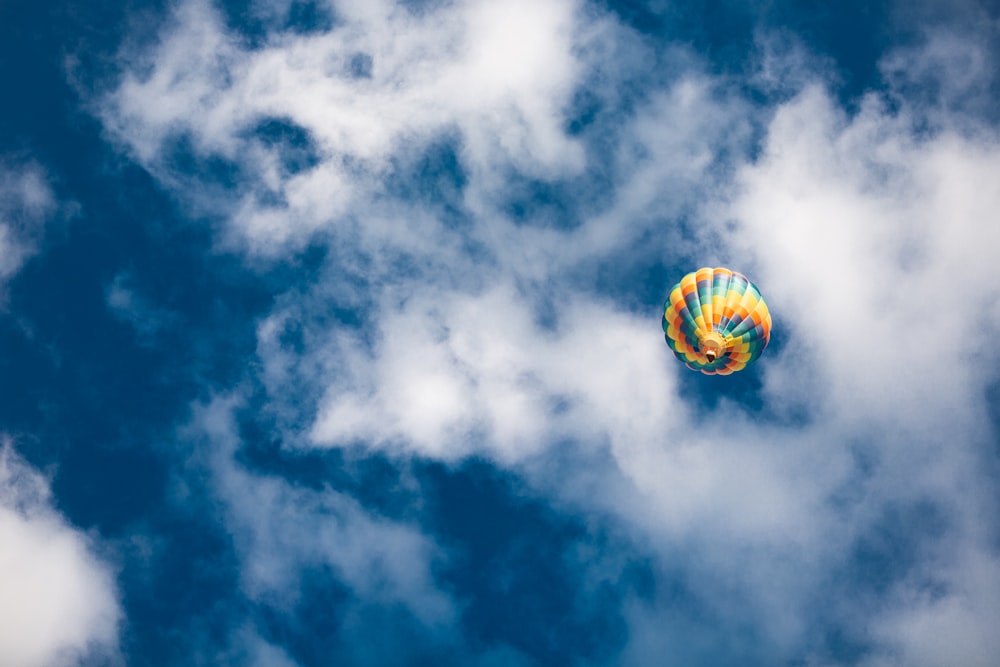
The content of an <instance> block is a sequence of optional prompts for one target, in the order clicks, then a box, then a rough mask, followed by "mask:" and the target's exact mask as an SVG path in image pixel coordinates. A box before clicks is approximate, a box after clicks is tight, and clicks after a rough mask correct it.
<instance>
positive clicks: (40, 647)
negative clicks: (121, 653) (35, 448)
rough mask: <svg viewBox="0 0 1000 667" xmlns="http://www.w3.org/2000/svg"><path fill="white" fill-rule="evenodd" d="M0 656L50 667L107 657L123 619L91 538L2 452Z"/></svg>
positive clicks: (29, 472)
mask: <svg viewBox="0 0 1000 667" xmlns="http://www.w3.org/2000/svg"><path fill="white" fill-rule="evenodd" d="M0 545H3V546H2V548H0V590H3V595H0V655H2V656H3V660H4V662H5V663H6V664H11V665H18V666H23V667H34V666H38V667H53V666H55V665H72V664H78V661H79V660H80V659H82V658H84V657H86V656H88V655H91V654H98V655H100V654H104V655H106V656H108V657H109V659H110V658H111V657H113V656H114V655H115V652H116V650H117V648H116V646H117V639H118V623H119V619H120V616H121V612H120V610H119V606H118V601H117V599H116V592H115V586H114V579H113V576H112V573H111V571H110V569H109V567H108V565H107V564H105V563H102V562H101V561H100V560H99V558H98V557H97V556H96V555H95V553H94V545H93V544H92V543H91V540H90V539H89V538H88V537H87V536H86V535H85V534H83V533H81V532H80V531H78V530H76V529H74V528H73V527H71V526H69V525H68V524H67V523H66V521H65V519H63V518H62V517H61V516H60V515H59V514H58V513H57V512H56V511H55V510H54V509H53V508H52V502H51V499H50V492H49V488H48V482H47V481H46V480H45V479H44V478H43V477H42V476H41V475H39V473H38V472H36V471H35V470H33V469H31V468H30V467H29V466H28V465H27V464H26V463H24V462H23V461H22V460H20V458H18V456H17V455H16V454H15V453H14V450H13V448H12V446H11V444H10V443H9V442H5V443H3V446H2V448H0Z"/></svg>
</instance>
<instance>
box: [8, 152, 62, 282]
mask: <svg viewBox="0 0 1000 667" xmlns="http://www.w3.org/2000/svg"><path fill="white" fill-rule="evenodd" d="M57 209H58V205H57V202H56V199H55V195H54V194H53V192H52V188H51V186H50V185H49V181H48V176H47V175H46V173H45V171H44V170H43V169H42V168H41V167H40V166H39V165H38V164H36V163H34V162H30V161H25V160H15V159H12V158H0V281H4V282H6V280H7V279H9V278H10V276H12V275H13V274H14V273H16V272H17V270H18V269H20V268H21V266H22V265H23V264H24V262H25V260H26V259H27V258H28V257H30V256H31V255H32V254H33V253H34V252H35V244H36V243H37V242H38V240H39V239H40V237H41V234H42V230H43V228H44V225H45V221H46V219H47V218H49V217H50V216H51V215H53V214H54V213H55V212H56V211H57Z"/></svg>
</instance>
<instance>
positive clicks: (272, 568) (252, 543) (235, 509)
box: [190, 399, 453, 627]
mask: <svg viewBox="0 0 1000 667" xmlns="http://www.w3.org/2000/svg"><path fill="white" fill-rule="evenodd" d="M234 401H235V399H228V400H227V399H216V400H215V401H213V402H212V403H211V404H209V405H208V406H205V407H203V408H201V409H199V410H198V412H197V414H196V416H195V419H194V422H193V423H192V425H191V427H190V428H191V429H192V433H195V432H196V433H198V434H203V436H204V437H207V438H208V443H207V444H208V451H206V452H204V453H203V454H202V456H201V457H199V460H202V461H203V462H205V463H207V464H208V465H209V466H210V469H211V472H212V477H211V484H212V492H213V494H214V495H215V497H216V498H217V499H218V502H219V505H220V510H221V512H222V514H223V516H224V518H225V521H226V525H227V528H228V530H229V531H230V532H231V534H232V536H233V541H234V544H235V546H236V549H237V552H238V554H239V555H240V558H241V566H242V567H241V572H242V585H243V588H244V590H245V592H246V594H247V596H248V597H249V598H250V599H252V600H257V601H261V602H264V603H270V604H274V605H276V606H277V607H279V608H285V609H290V608H292V607H294V605H295V603H296V602H297V601H298V600H299V598H300V595H301V591H300V586H301V585H302V584H301V576H302V573H303V571H304V570H305V569H308V568H314V567H320V566H325V567H329V568H331V570H332V571H333V572H334V573H335V574H336V576H337V578H338V579H339V580H340V581H342V582H343V583H344V584H346V585H347V586H349V587H350V588H351V589H352V591H353V592H354V594H355V595H356V596H357V597H358V599H360V600H362V601H364V603H367V604H397V603H398V604H402V605H405V607H406V608H408V609H409V610H410V612H411V613H412V614H413V615H414V616H415V617H416V618H417V619H419V620H420V621H421V622H423V623H425V624H427V625H428V626H430V627H434V626H438V625H447V624H448V623H450V621H451V616H452V614H453V610H452V607H451V601H450V600H449V599H448V597H447V596H445V595H444V594H442V593H441V592H439V591H438V590H437V588H436V587H435V585H434V582H433V578H432V576H431V573H430V567H431V563H432V561H433V560H434V559H435V558H437V557H439V556H440V554H439V553H438V552H437V549H436V547H435V545H434V544H433V543H432V542H431V541H429V540H428V539H427V538H426V537H424V536H423V535H422V534H421V533H420V532H419V531H418V530H417V529H416V528H414V527H413V526H409V525H406V524H405V523H399V522H395V521H392V520H389V519H385V518H380V517H377V516H373V515H371V514H369V513H368V512H367V511H366V510H365V509H364V508H363V507H362V506H361V505H360V504H359V503H358V502H357V501H356V500H354V499H353V498H351V497H350V496H349V495H346V494H344V493H341V492H338V491H336V490H334V489H331V488H325V489H322V490H312V489H307V488H301V487H297V486H294V485H293V484H291V483H290V482H288V481H287V480H284V479H282V478H281V477H278V476H272V475H265V474H255V473H252V472H250V471H249V470H247V469H245V468H244V467H243V466H242V465H240V464H238V463H237V462H236V461H235V460H234V458H233V456H234V454H235V451H236V449H237V447H238V446H239V438H238V436H237V434H236V433H235V424H234V423H233V416H232V409H233V407H234V405H235V403H234Z"/></svg>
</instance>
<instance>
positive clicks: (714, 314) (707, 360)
mask: <svg viewBox="0 0 1000 667" xmlns="http://www.w3.org/2000/svg"><path fill="white" fill-rule="evenodd" d="M663 333H664V335H665V337H666V339H667V345H669V346H670V349H671V350H673V351H674V354H676V355H677V358H678V359H680V360H681V361H683V362H684V364H685V365H686V366H687V367H688V368H690V369H691V370H695V371H701V372H702V373H705V374H706V375H716V374H718V375H729V374H730V373H733V372H735V371H739V370H743V368H745V367H746V365H747V364H749V363H750V362H751V361H753V360H754V359H756V358H757V357H759V356H760V353H761V352H763V351H764V348H765V347H767V343H768V341H769V340H770V339H771V314H770V313H769V312H768V311H767V304H766V303H764V297H762V296H761V295H760V290H758V289H757V286H756V285H754V284H753V283H752V282H750V281H749V280H747V278H746V276H744V275H743V274H742V273H737V272H736V271H730V270H729V269H722V268H719V269H712V268H702V269H698V270H697V271H693V272H691V273H689V274H687V275H686V276H684V277H683V278H681V280H680V282H679V283H677V284H676V285H674V286H673V288H672V289H671V290H670V296H669V297H668V298H667V301H666V303H665V304H664V312H663Z"/></svg>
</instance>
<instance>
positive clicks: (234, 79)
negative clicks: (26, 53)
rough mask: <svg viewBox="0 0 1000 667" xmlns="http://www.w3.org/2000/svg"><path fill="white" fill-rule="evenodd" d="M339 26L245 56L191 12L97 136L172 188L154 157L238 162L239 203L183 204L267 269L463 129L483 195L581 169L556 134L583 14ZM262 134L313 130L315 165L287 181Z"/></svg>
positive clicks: (466, 6)
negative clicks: (174, 154)
mask: <svg viewBox="0 0 1000 667" xmlns="http://www.w3.org/2000/svg"><path fill="white" fill-rule="evenodd" d="M333 11H334V12H335V13H336V17H337V20H336V21H335V25H334V27H333V28H332V29H331V30H330V31H329V32H326V33H321V34H309V35H298V34H293V33H280V34H274V35H271V37H270V38H269V39H268V40H266V43H265V44H264V45H263V46H262V47H261V48H260V49H257V50H250V49H248V48H246V47H245V46H244V45H243V44H242V43H241V41H240V40H239V39H238V38H237V37H235V36H233V35H232V34H230V33H229V32H228V31H227V30H226V29H225V27H224V26H223V23H222V21H221V20H220V18H219V16H218V14H217V13H216V12H215V11H214V10H213V9H212V8H210V7H209V6H208V5H207V4H206V3H204V2H200V1H198V0H191V1H189V2H184V3H182V4H181V5H180V6H179V8H178V10H177V11H176V13H175V15H174V18H173V21H172V23H171V24H170V27H169V29H167V30H166V31H165V33H164V37H163V39H162V42H161V43H160V45H159V46H158V47H157V48H156V49H155V50H154V52H153V53H152V54H149V55H148V56H146V60H145V64H144V65H143V66H141V67H131V68H130V70H129V73H128V74H127V75H126V77H125V78H124V80H123V81H122V83H121V86H120V87H119V88H118V89H117V91H116V92H115V93H114V95H113V96H112V97H111V98H110V99H109V100H108V101H107V103H106V104H105V105H104V108H103V111H102V115H103V118H104V121H105V123H106V125H107V126H108V128H109V129H111V130H112V132H113V133H114V135H115V136H117V137H118V138H119V139H120V140H121V141H123V142H124V143H125V144H126V145H127V146H128V147H129V148H130V150H131V151H132V152H133V154H134V155H135V156H136V157H137V158H138V159H139V160H140V161H141V162H143V163H144V164H146V165H147V166H148V167H150V168H152V169H153V170H154V171H155V172H156V173H158V174H159V175H160V176H161V177H162V178H165V179H168V180H170V181H174V182H176V179H178V178H181V179H182V178H183V177H182V176H181V175H180V174H179V173H177V172H173V171H171V169H170V168H169V165H166V164H165V163H164V161H163V159H162V155H161V151H163V150H164V149H165V148H166V149H168V150H169V149H170V146H169V144H170V142H172V141H176V140H177V139H178V138H179V137H189V138H190V140H191V142H192V146H191V149H192V150H193V151H194V152H195V153H196V154H198V155H201V156H204V157H207V156H221V157H223V158H226V159H239V160H241V167H242V168H243V169H244V170H245V171H246V176H247V178H249V186H248V189H244V190H243V193H242V195H241V199H240V201H232V200H231V197H232V193H225V192H223V191H219V192H213V193H212V202H211V203H209V201H208V198H202V199H201V200H199V199H198V197H197V196H194V197H192V198H190V199H189V201H191V202H193V203H196V204H197V203H199V201H200V203H201V204H204V205H206V206H209V207H210V208H212V210H219V209H218V208H217V207H218V206H219V200H220V199H222V200H223V202H224V203H223V207H222V212H223V214H224V215H227V216H230V215H231V216H232V217H231V220H232V223H233V224H234V225H236V227H237V229H236V231H237V232H238V236H237V237H235V238H238V239H239V240H240V242H249V245H250V247H251V248H252V249H254V250H256V251H259V252H264V253H269V252H273V251H274V250H275V247H278V248H280V247H284V246H285V245H286V244H291V245H292V246H293V247H294V246H297V245H299V244H301V243H302V242H303V241H305V240H306V239H308V237H309V236H310V235H311V234H312V233H314V232H315V231H316V230H317V229H321V228H324V227H329V226H330V225H331V224H332V225H338V226H339V225H341V224H343V221H344V219H345V218H350V217H351V216H352V215H353V214H356V209H357V206H358V205H366V203H367V202H369V201H370V200H371V199H372V198H374V197H378V196H380V191H381V178H382V177H383V176H384V175H385V174H386V172H387V169H388V167H389V164H388V160H389V158H390V156H392V155H393V154H394V153H395V152H397V151H399V150H400V149H401V148H402V147H404V146H406V145H407V144H410V143H412V142H417V143H418V144H423V143H426V142H428V141H430V140H433V139H434V138H435V137H436V136H437V135H439V134H441V133H447V132H451V131H452V130H453V129H454V128H457V129H458V131H459V132H460V135H461V138H462V152H463V159H464V161H465V164H466V167H467V168H468V169H469V170H470V173H471V175H472V177H473V179H477V182H478V179H479V177H480V176H483V177H485V178H486V179H487V180H486V181H485V183H486V184H487V185H488V184H489V182H490V181H489V177H490V175H491V174H493V173H494V172H496V171H497V170H502V169H507V168H509V167H511V166H512V167H514V168H516V169H519V170H521V171H526V172H529V173H533V174H536V175H538V176H541V177H546V178H548V177H553V176H558V175H562V174H566V173H572V172H574V171H576V170H579V169H580V167H581V166H582V158H583V155H582V152H581V148H580V146H579V145H577V143H576V142H574V141H573V140H571V139H570V138H568V137H567V136H566V135H565V134H564V133H563V131H562V128H561V124H562V109H563V106H564V105H565V104H567V103H568V97H569V94H570V93H571V92H572V88H573V85H574V83H575V80H576V78H577V76H578V71H579V65H578V63H577V61H576V57H575V52H574V47H575V46H576V45H575V44H574V39H573V36H574V33H575V31H576V29H577V23H578V20H579V16H578V13H577V7H576V5H575V3H573V2H571V1H570V0H549V1H547V2H543V3H524V2H507V3H502V4H499V5H498V4H497V3H492V2H484V1H469V2H461V3H449V4H447V5H444V6H442V7H429V8H426V9H425V10H423V11H421V12H419V13H415V12H412V11H410V10H409V9H407V8H406V7H405V6H403V5H400V4H396V3H392V2H387V1H379V2H371V1H364V2H351V1H344V2H339V3H336V5H335V7H334V9H333ZM358 57H365V58H367V59H368V61H367V62H368V63H369V64H370V67H369V68H368V70H370V71H367V72H366V73H365V75H363V76H358V75H357V73H356V72H354V69H353V68H352V63H353V62H354V60H355V59H356V58H358ZM267 119H282V120H286V121H290V122H292V123H294V124H296V125H297V126H299V127H301V128H304V129H305V130H306V131H307V132H308V133H309V136H310V137H311V139H312V141H313V142H314V143H315V148H316V150H317V151H318V152H319V153H320V154H321V155H322V157H323V161H322V163H321V164H319V165H317V166H315V167H313V168H310V169H306V170H304V171H302V172H299V173H296V174H289V173H286V172H285V171H284V168H283V167H282V165H281V160H280V155H279V154H278V149H275V148H274V147H268V146H266V145H264V144H262V143H261V142H260V141H259V140H258V139H256V138H254V137H253V136H252V132H253V130H254V129H255V127H256V126H257V125H258V124H259V123H260V122H262V121H264V120H267ZM226 198H229V199H226ZM271 201H277V202H280V203H276V204H270V203H267V202H271Z"/></svg>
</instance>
